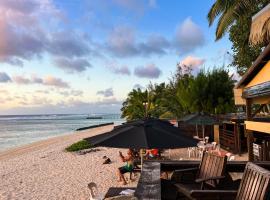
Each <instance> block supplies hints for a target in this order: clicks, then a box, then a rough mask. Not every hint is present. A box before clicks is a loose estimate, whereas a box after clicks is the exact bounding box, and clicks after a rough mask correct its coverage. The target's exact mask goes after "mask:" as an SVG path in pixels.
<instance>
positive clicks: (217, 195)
mask: <svg viewBox="0 0 270 200" xmlns="http://www.w3.org/2000/svg"><path fill="white" fill-rule="evenodd" d="M236 195H237V190H191V193H190V196H191V197H192V198H194V199H203V198H204V199H223V200H227V199H235V197H236Z"/></svg>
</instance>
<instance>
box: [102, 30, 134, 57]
mask: <svg viewBox="0 0 270 200" xmlns="http://www.w3.org/2000/svg"><path fill="white" fill-rule="evenodd" d="M107 45H108V49H109V51H110V52H111V53H113V54H115V55H117V56H125V57H126V56H132V55H136V54H138V53H139V52H138V50H137V49H136V46H135V33H134V30H133V29H131V28H130V27H126V26H118V27H115V28H114V29H113V31H112V32H111V33H110V35H109V38H108V44H107Z"/></svg>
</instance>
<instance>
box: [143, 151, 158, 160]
mask: <svg viewBox="0 0 270 200" xmlns="http://www.w3.org/2000/svg"><path fill="white" fill-rule="evenodd" d="M145 156H146V157H147V158H150V159H151V158H157V157H159V151H158V149H148V150H146V153H145Z"/></svg>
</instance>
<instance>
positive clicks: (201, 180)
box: [195, 176, 225, 183]
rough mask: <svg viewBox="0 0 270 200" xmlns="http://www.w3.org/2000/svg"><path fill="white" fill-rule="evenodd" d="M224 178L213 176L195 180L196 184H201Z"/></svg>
mask: <svg viewBox="0 0 270 200" xmlns="http://www.w3.org/2000/svg"><path fill="white" fill-rule="evenodd" d="M223 178H225V176H213V177H207V178H198V179H196V180H195V182H196V183H201V182H205V181H209V180H218V179H223Z"/></svg>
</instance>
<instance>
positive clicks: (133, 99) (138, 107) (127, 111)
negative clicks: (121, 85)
mask: <svg viewBox="0 0 270 200" xmlns="http://www.w3.org/2000/svg"><path fill="white" fill-rule="evenodd" d="M147 97H148V92H147V91H142V90H141V89H140V88H138V89H133V90H132V91H131V92H130V93H129V94H128V97H127V99H126V100H125V101H124V102H123V107H122V108H121V111H122V118H126V119H127V120H135V119H141V118H143V117H144V116H145V107H144V105H143V103H146V102H147V103H148V101H149V100H148V98H147ZM148 106H150V105H149V104H148Z"/></svg>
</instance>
